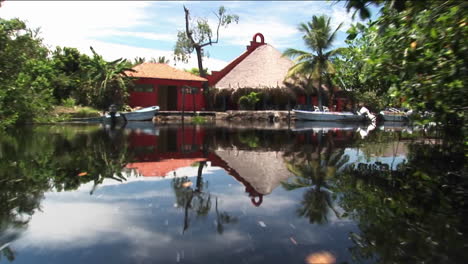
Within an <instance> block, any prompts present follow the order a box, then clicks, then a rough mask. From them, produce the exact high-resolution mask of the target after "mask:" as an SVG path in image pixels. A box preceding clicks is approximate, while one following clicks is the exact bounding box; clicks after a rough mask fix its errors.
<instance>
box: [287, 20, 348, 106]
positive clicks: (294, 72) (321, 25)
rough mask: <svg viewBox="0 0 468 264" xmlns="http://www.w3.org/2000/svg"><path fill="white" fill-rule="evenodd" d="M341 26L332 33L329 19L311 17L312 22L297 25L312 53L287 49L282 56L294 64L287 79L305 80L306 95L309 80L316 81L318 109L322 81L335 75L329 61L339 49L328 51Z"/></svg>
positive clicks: (310, 84)
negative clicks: (288, 58)
mask: <svg viewBox="0 0 468 264" xmlns="http://www.w3.org/2000/svg"><path fill="white" fill-rule="evenodd" d="M341 25H342V23H341V24H340V25H339V26H338V27H337V28H336V29H335V30H334V31H333V30H332V28H331V18H329V17H327V16H325V15H322V16H313V17H312V21H310V22H307V23H301V24H300V25H299V31H300V32H302V33H303V34H304V35H303V37H302V39H303V40H304V42H305V44H306V46H307V47H308V48H309V49H311V50H312V51H313V53H310V52H307V51H302V50H297V49H292V48H289V49H286V50H285V51H284V54H283V55H284V56H288V57H291V58H294V62H295V65H294V66H293V67H291V68H290V69H289V71H288V77H295V76H296V78H298V77H300V78H301V79H305V80H307V82H309V84H307V85H305V87H306V89H305V90H306V91H307V93H308V94H310V93H311V90H312V89H311V86H312V83H311V82H310V81H309V80H316V81H317V87H315V89H317V91H318V98H319V101H318V103H319V107H320V108H322V94H323V91H322V84H323V83H324V82H323V80H325V79H327V78H329V77H328V76H329V75H333V74H334V73H335V67H334V66H333V63H332V60H331V59H332V58H333V57H335V56H336V55H338V54H339V53H340V49H332V50H330V49H331V47H332V44H333V41H334V40H335V37H336V33H337V31H338V30H339V29H340V27H341ZM309 103H310V102H309Z"/></svg>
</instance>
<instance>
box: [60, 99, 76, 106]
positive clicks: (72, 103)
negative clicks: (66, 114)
mask: <svg viewBox="0 0 468 264" xmlns="http://www.w3.org/2000/svg"><path fill="white" fill-rule="evenodd" d="M62 105H63V106H65V107H74V106H76V100H75V99H74V98H72V97H68V98H67V99H63V100H62Z"/></svg>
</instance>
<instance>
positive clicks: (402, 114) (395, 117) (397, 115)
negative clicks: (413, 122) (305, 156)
mask: <svg viewBox="0 0 468 264" xmlns="http://www.w3.org/2000/svg"><path fill="white" fill-rule="evenodd" d="M411 113H412V111H411V110H409V111H403V110H400V109H397V108H387V109H385V110H383V111H380V113H379V120H381V121H383V122H408V121H409V115H411Z"/></svg>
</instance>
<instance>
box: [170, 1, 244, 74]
mask: <svg viewBox="0 0 468 264" xmlns="http://www.w3.org/2000/svg"><path fill="white" fill-rule="evenodd" d="M184 12H185V30H182V31H178V32H177V42H176V45H175V47H174V60H175V61H182V62H187V61H188V59H189V58H190V55H191V54H192V53H193V51H195V52H196V53H197V59H198V70H199V73H200V76H205V75H206V72H205V71H204V68H203V61H202V58H203V57H204V56H205V55H206V54H205V52H204V50H203V48H204V47H205V46H208V45H210V46H211V45H212V44H215V43H218V39H219V29H220V27H227V26H228V25H229V24H231V23H233V22H236V23H237V22H239V16H238V15H235V14H229V13H227V10H226V8H224V7H223V6H221V7H219V9H218V12H217V13H215V15H216V18H217V22H218V25H217V28H216V40H214V39H213V37H214V35H213V30H212V29H211V27H210V25H209V24H208V19H207V18H196V19H193V20H192V19H190V12H189V10H188V9H187V8H186V7H185V6H184Z"/></svg>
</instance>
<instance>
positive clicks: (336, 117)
mask: <svg viewBox="0 0 468 264" xmlns="http://www.w3.org/2000/svg"><path fill="white" fill-rule="evenodd" d="M293 112H294V114H295V115H296V118H297V119H299V120H308V121H333V122H364V121H366V116H364V115H356V114H354V113H351V112H324V111H303V110H293Z"/></svg>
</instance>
